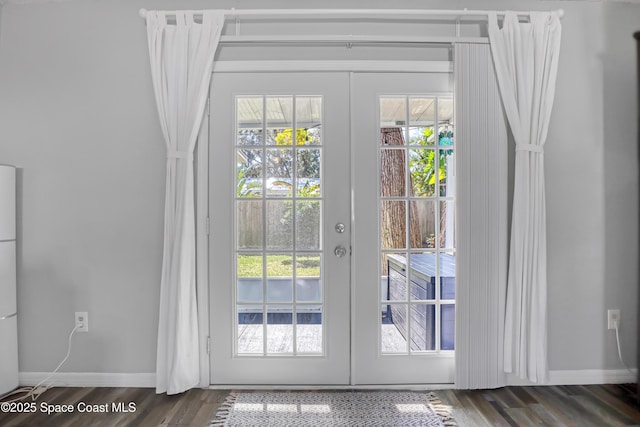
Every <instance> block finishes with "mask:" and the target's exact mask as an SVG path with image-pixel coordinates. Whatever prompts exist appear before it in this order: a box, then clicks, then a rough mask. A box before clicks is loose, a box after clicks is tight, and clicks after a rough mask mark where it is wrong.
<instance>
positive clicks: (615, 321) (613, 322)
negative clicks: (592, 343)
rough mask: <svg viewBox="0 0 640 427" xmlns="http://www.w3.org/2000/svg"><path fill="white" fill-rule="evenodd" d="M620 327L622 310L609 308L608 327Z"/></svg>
mask: <svg viewBox="0 0 640 427" xmlns="http://www.w3.org/2000/svg"><path fill="white" fill-rule="evenodd" d="M616 327H618V328H619V327H620V310H618V309H616V310H607V328H609V329H615V328H616Z"/></svg>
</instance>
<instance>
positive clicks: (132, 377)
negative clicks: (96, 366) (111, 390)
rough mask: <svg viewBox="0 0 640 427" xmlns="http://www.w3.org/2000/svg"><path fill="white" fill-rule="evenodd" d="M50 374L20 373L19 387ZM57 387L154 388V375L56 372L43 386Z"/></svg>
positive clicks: (35, 383) (39, 380) (31, 383)
mask: <svg viewBox="0 0 640 427" xmlns="http://www.w3.org/2000/svg"><path fill="white" fill-rule="evenodd" d="M49 375H50V372H20V373H19V375H18V379H19V381H20V385H23V386H34V385H37V384H39V383H40V382H41V381H42V380H44V379H45V378H47V377H48V376H49ZM48 384H52V385H54V386H57V387H144V388H154V387H155V386H156V374H155V373H135V374H122V373H98V372H57V373H55V374H54V375H53V376H52V377H51V378H50V379H48V380H47V381H46V383H45V384H43V385H48Z"/></svg>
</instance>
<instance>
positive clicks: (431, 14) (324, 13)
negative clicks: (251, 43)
mask: <svg viewBox="0 0 640 427" xmlns="http://www.w3.org/2000/svg"><path fill="white" fill-rule="evenodd" d="M221 11H222V12H224V15H225V16H228V17H237V16H245V17H254V18H265V17H281V18H287V17H301V16H309V17H312V18H320V17H351V16H353V17H358V18H365V17H377V16H383V17H385V18H391V19H401V18H402V17H406V18H412V19H423V18H437V19H446V18H452V19H460V18H465V17H466V18H472V17H479V18H487V17H488V16H489V15H490V14H493V13H495V14H496V15H498V16H504V14H505V11H497V10H493V11H492V10H468V9H462V10H444V9H431V10H427V9H222V10H221ZM191 12H194V13H195V14H198V13H202V10H192V11H191ZM515 12H516V13H517V14H518V16H523V17H528V16H529V15H530V13H531V12H518V11H515ZM556 13H557V14H558V16H559V17H560V18H562V17H563V16H564V10H563V9H559V10H557V11H556ZM139 14H140V17H141V18H146V17H147V9H140V11H139Z"/></svg>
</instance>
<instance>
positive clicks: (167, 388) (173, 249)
mask: <svg viewBox="0 0 640 427" xmlns="http://www.w3.org/2000/svg"><path fill="white" fill-rule="evenodd" d="M200 16H201V17H202V18H201V19H202V20H201V21H200V22H198V21H199V19H196V18H195V17H194V13H193V12H187V11H180V12H159V11H150V12H147V16H146V21H147V36H148V42H149V56H150V60H151V76H152V79H153V89H154V92H155V98H156V104H157V107H158V115H159V117H160V125H161V128H162V134H163V136H164V140H165V144H166V147H167V175H166V189H165V191H166V194H165V211H164V215H165V218H164V251H163V259H162V279H161V284H160V316H159V325H158V353H157V365H156V392H157V393H164V392H166V393H167V394H175V393H181V392H183V391H185V390H188V389H190V388H193V387H195V386H197V385H198V384H199V382H200V365H199V364H200V354H199V343H198V317H197V314H198V313H197V305H196V236H195V198H194V169H193V151H194V147H195V144H196V138H197V136H198V131H199V129H200V124H201V122H202V117H203V114H204V109H205V105H206V101H207V96H208V92H209V82H210V80H211V72H212V69H213V59H214V55H215V52H216V48H217V45H218V42H219V40H220V33H221V31H222V27H223V25H224V15H222V14H221V13H220V12H217V11H204V12H201V13H199V14H198V18H199V17H200Z"/></svg>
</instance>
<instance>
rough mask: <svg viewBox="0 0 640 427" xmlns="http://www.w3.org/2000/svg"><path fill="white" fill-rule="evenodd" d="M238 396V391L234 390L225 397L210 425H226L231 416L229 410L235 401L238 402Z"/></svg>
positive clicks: (220, 426)
mask: <svg viewBox="0 0 640 427" xmlns="http://www.w3.org/2000/svg"><path fill="white" fill-rule="evenodd" d="M237 398H238V392H236V391H232V392H231V393H229V395H228V396H227V397H226V398H225V399H224V402H222V405H220V407H219V408H218V411H217V412H216V415H215V417H214V418H213V420H211V423H209V426H210V427H224V425H225V424H226V423H227V418H229V411H230V410H231V407H232V406H233V404H234V403H236V399H237Z"/></svg>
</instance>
